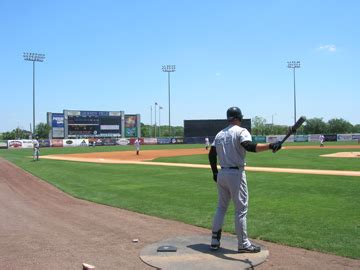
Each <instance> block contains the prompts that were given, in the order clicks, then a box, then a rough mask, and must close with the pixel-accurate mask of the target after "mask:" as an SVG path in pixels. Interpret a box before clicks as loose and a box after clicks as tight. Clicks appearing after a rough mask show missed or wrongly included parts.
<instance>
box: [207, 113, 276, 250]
mask: <svg viewBox="0 0 360 270" xmlns="http://www.w3.org/2000/svg"><path fill="white" fill-rule="evenodd" d="M226 116H227V120H228V122H229V126H228V127H226V128H224V129H223V130H221V131H220V132H219V133H218V134H217V135H216V137H215V140H214V142H213V144H212V146H211V149H210V152H209V162H210V166H211V170H212V172H213V179H214V181H215V182H217V189H218V206H217V209H216V213H215V217H214V220H213V225H212V237H211V245H210V248H211V249H212V250H217V249H219V248H220V240H221V231H222V226H223V223H224V217H225V214H226V210H227V208H228V206H229V202H230V200H232V201H233V203H234V206H235V230H236V234H237V238H238V252H239V253H245V252H247V253H255V252H259V251H260V247H258V246H255V245H253V244H252V243H251V242H250V241H249V239H248V236H247V229H246V215H247V210H248V199H249V196H248V189H247V182H246V174H245V170H244V166H245V156H246V151H250V152H262V151H266V150H272V151H273V152H274V153H275V152H276V151H278V150H280V149H281V143H280V142H276V143H270V144H268V143H264V144H256V143H253V142H252V138H251V134H250V133H249V131H248V130H247V129H245V128H242V127H240V124H241V120H242V118H243V115H242V113H241V110H240V109H239V108H238V107H230V108H229V109H228V110H227V113H226ZM217 157H218V158H219V163H220V166H221V170H220V172H218V169H217Z"/></svg>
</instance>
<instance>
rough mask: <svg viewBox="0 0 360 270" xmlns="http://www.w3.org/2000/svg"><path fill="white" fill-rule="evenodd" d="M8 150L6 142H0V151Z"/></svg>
mask: <svg viewBox="0 0 360 270" xmlns="http://www.w3.org/2000/svg"><path fill="white" fill-rule="evenodd" d="M6 148H8V142H7V141H3V140H0V149H6Z"/></svg>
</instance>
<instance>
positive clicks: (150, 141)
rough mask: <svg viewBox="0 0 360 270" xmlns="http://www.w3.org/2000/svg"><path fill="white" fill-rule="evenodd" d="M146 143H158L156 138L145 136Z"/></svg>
mask: <svg viewBox="0 0 360 270" xmlns="http://www.w3.org/2000/svg"><path fill="white" fill-rule="evenodd" d="M144 144H157V139H156V138H144Z"/></svg>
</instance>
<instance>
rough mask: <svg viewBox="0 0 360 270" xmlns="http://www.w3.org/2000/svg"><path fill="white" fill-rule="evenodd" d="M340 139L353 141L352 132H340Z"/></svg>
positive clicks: (338, 136) (338, 138)
mask: <svg viewBox="0 0 360 270" xmlns="http://www.w3.org/2000/svg"><path fill="white" fill-rule="evenodd" d="M337 140H338V141H351V140H352V134H338V135H337Z"/></svg>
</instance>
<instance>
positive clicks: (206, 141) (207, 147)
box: [205, 137, 210, 150]
mask: <svg viewBox="0 0 360 270" xmlns="http://www.w3.org/2000/svg"><path fill="white" fill-rule="evenodd" d="M209 147H210V141H209V138H208V137H206V138H205V149H206V150H208V149H209Z"/></svg>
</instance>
